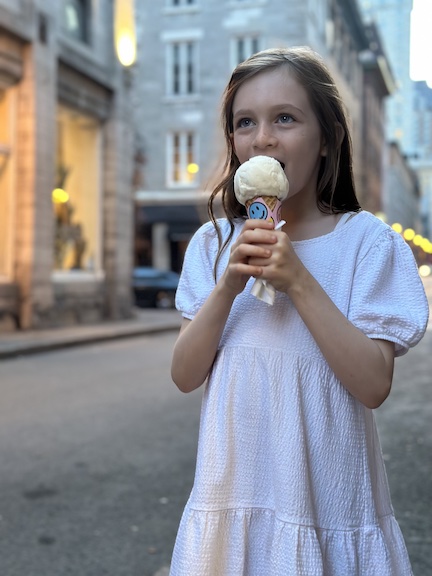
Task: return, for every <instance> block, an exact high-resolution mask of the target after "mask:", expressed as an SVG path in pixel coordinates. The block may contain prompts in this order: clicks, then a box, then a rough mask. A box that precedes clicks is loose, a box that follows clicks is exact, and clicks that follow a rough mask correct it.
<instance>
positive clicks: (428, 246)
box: [420, 238, 432, 254]
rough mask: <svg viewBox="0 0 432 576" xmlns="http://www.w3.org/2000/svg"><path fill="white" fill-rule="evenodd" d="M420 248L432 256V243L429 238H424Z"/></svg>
mask: <svg viewBox="0 0 432 576" xmlns="http://www.w3.org/2000/svg"><path fill="white" fill-rule="evenodd" d="M420 248H421V249H422V250H423V252H426V254H432V242H431V241H430V240H428V239H427V238H422V241H421V244H420Z"/></svg>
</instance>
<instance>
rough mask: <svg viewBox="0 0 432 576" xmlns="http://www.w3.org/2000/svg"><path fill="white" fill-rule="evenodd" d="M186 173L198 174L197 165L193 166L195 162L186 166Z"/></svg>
mask: <svg viewBox="0 0 432 576" xmlns="http://www.w3.org/2000/svg"><path fill="white" fill-rule="evenodd" d="M187 171H188V172H189V174H197V173H198V172H199V166H198V164H195V162H191V163H190V164H188V167H187Z"/></svg>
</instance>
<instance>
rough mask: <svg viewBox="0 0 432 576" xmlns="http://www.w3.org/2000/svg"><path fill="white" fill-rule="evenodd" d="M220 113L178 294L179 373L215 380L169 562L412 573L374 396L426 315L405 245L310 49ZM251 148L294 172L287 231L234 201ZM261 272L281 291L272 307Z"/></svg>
mask: <svg viewBox="0 0 432 576" xmlns="http://www.w3.org/2000/svg"><path fill="white" fill-rule="evenodd" d="M223 121H224V125H225V135H226V142H227V147H228V159H227V163H226V176H225V178H224V179H223V180H222V182H221V183H220V185H219V186H218V187H217V188H216V190H215V191H214V192H213V195H212V197H211V199H210V214H211V218H212V222H210V223H207V224H205V225H204V226H202V227H201V228H200V230H198V232H197V233H196V234H195V236H194V237H193V239H192V240H191V242H190V245H189V247H188V250H187V254H186V257H185V262H184V267H183V272H182V277H181V281H180V284H179V288H178V292H177V307H178V309H179V310H181V312H182V313H183V316H184V322H183V325H182V328H181V331H180V335H179V338H178V340H177V342H176V345H175V348H174V352H173V361H172V377H173V380H174V382H175V383H176V384H177V386H178V387H179V389H180V390H182V391H184V392H189V391H191V390H194V389H196V388H198V387H199V386H201V385H202V384H204V383H205V390H204V397H203V405H202V415H201V427H200V439H199V447H198V459H197V470H196V477H195V483H194V487H193V490H192V493H191V496H190V499H189V501H188V503H187V506H186V509H185V511H184V514H183V518H182V521H181V524H180V528H179V533H178V537H177V541H176V545H175V549H174V553H173V559H172V566H171V575H172V576H408V575H410V574H412V572H411V568H410V563H409V560H408V555H407V551H406V548H405V544H404V541H403V538H402V535H401V532H400V529H399V526H398V524H397V522H396V520H395V518H394V515H393V510H392V506H391V502H390V497H389V490H388V486H387V480H386V474H385V470H384V465H383V460H382V456H381V451H380V446H379V442H378V438H377V432H376V427H375V422H374V416H373V412H372V409H373V408H377V407H378V406H380V404H382V402H384V400H385V399H386V397H387V396H388V394H389V392H390V387H391V382H392V374H393V362H394V357H395V356H399V355H401V354H403V353H405V352H406V351H407V350H408V348H409V347H410V346H413V345H415V344H416V343H417V342H418V341H419V340H420V339H421V337H422V335H423V333H424V331H425V328H426V324H427V317H428V305H427V301H426V297H425V294H424V291H423V287H422V284H421V281H420V279H419V276H418V273H417V267H416V264H415V261H414V258H413V256H412V253H411V250H410V248H409V247H408V245H407V244H406V243H405V242H404V241H403V239H402V238H401V237H400V236H399V235H398V234H396V233H395V232H394V231H393V230H392V229H391V228H390V227H389V226H387V225H386V224H384V223H383V222H381V221H380V220H378V219H377V218H375V217H374V216H373V215H372V214H370V213H368V212H365V211H361V209H360V206H359V203H358V201H357V198H356V195H355V191H354V183H353V176H352V169H351V160H352V155H351V143H350V142H351V141H350V135H349V129H348V125H347V121H346V118H345V115H344V112H343V105H342V103H341V100H340V96H339V94H338V91H337V89H336V87H335V84H334V81H333V79H332V78H331V76H330V74H329V72H328V70H327V68H326V67H325V65H324V64H323V62H322V60H321V59H320V57H319V56H318V55H317V54H315V53H314V52H312V51H311V50H310V49H308V48H294V49H287V50H279V49H277V50H266V51H264V52H260V53H258V54H256V55H254V56H252V57H251V58H250V59H249V60H247V61H246V62H243V63H242V64H240V65H239V66H238V67H237V68H236V69H235V70H234V72H233V74H232V77H231V79H230V81H229V84H228V86H227V88H226V91H225V95H224V107H223ZM258 155H267V156H272V157H274V158H275V159H277V160H278V161H279V162H280V163H281V164H282V166H283V168H284V171H285V173H286V175H287V178H288V180H289V183H290V188H289V195H288V197H287V199H286V200H285V201H284V203H283V206H282V218H283V220H285V221H286V224H285V225H284V227H283V228H282V229H281V230H278V231H275V230H274V229H273V225H272V224H270V223H269V222H266V221H263V220H247V219H246V214H245V209H244V207H243V206H241V205H240V204H239V203H238V202H237V200H236V198H235V196H234V188H233V177H234V173H235V171H236V169H237V168H238V166H239V165H240V164H241V163H243V162H245V161H246V160H249V158H251V157H253V156H258ZM219 193H221V196H222V203H223V207H224V209H225V213H226V219H220V220H216V219H215V218H214V216H213V204H214V200H215V199H216V198H217V197H218V194H219ZM254 278H262V279H264V280H266V281H267V282H270V283H271V284H272V285H273V286H274V287H275V288H276V290H277V295H276V300H275V303H274V305H273V306H269V305H268V304H265V303H263V302H261V301H259V300H257V299H256V298H255V297H254V296H253V295H252V294H251V293H250V288H251V285H252V284H253V282H254Z"/></svg>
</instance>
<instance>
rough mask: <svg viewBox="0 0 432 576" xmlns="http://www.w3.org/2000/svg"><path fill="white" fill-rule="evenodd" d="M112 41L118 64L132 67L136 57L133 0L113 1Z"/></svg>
mask: <svg viewBox="0 0 432 576" xmlns="http://www.w3.org/2000/svg"><path fill="white" fill-rule="evenodd" d="M114 39H115V47H116V52H117V57H118V59H119V61H120V63H121V64H122V65H123V66H125V67H129V66H132V65H133V64H134V63H135V62H136V57H137V41H136V30H135V10H134V0H115V12H114Z"/></svg>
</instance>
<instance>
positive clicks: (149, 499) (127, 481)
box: [0, 331, 432, 576]
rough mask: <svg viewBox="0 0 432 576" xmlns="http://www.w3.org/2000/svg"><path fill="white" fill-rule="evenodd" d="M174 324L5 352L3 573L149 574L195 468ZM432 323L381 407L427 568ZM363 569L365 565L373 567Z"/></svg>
mask: <svg viewBox="0 0 432 576" xmlns="http://www.w3.org/2000/svg"><path fill="white" fill-rule="evenodd" d="M174 339H175V334H172V333H168V334H163V335H159V336H152V337H146V338H138V339H131V340H121V341H117V342H110V343H106V344H99V345H93V346H86V347H82V348H74V349H69V350H64V351H57V352H53V353H47V354H40V355H36V356H28V357H22V358H18V359H15V360H8V361H2V362H1V364H0V392H1V403H0V462H1V469H0V470H1V473H0V576H66V575H73V576H153V575H154V574H155V573H156V572H159V573H160V574H163V573H164V572H163V569H164V567H166V566H167V565H168V564H169V559H170V555H171V550H172V545H173V542H174V538H175V534H176V530H177V526H178V522H179V519H180V515H181V512H182V509H183V506H184V503H185V500H186V498H187V496H188V493H189V490H190V487H191V484H192V481H193V470H194V460H195V452H196V439H197V431H198V420H199V408H200V395H201V393H200V391H198V392H194V393H193V394H191V395H183V394H181V393H180V392H178V391H177V390H176V389H175V387H174V385H173V384H172V383H171V380H170V376H169V362H170V356H171V350H172V346H173V343H174ZM431 351H432V332H431V331H429V332H428V333H427V335H426V337H425V339H424V340H423V341H422V343H421V344H419V346H418V347H417V348H415V349H414V350H413V351H411V352H410V353H409V354H408V355H407V356H406V357H403V358H401V359H398V360H397V365H396V374H395V382H394V387H393V391H392V394H391V395H390V398H389V399H388V400H387V402H386V403H385V404H384V406H383V407H382V408H380V409H379V410H378V411H377V418H378V423H379V428H380V432H381V442H382V447H383V452H384V454H385V458H386V462H387V467H388V474H389V481H390V487H391V491H392V494H393V503H394V506H395V510H396V513H397V517H398V520H399V522H400V524H401V527H402V530H403V532H404V535H405V537H406V540H407V545H408V548H409V552H410V555H411V558H412V563H413V567H414V573H415V575H416V576H432V555H431V554H430V552H431V550H432V517H431V510H432V466H431V454H432V430H431V425H430V422H431V414H430V407H431V405H432V386H431V384H432V382H431V357H430V356H431V355H430V353H431ZM365 576H367V575H365Z"/></svg>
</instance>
